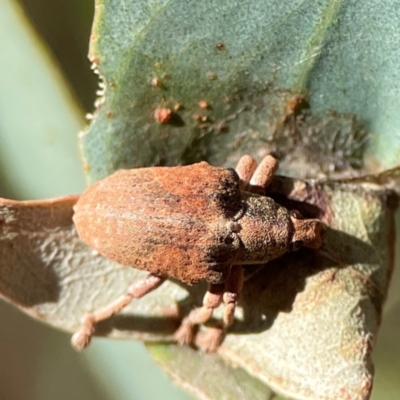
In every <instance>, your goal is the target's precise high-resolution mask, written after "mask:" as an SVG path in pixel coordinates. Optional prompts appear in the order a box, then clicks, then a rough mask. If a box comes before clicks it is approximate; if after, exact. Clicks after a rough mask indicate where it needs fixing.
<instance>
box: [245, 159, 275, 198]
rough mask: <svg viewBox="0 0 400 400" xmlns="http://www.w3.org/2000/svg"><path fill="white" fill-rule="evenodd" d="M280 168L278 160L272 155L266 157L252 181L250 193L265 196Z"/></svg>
mask: <svg viewBox="0 0 400 400" xmlns="http://www.w3.org/2000/svg"><path fill="white" fill-rule="evenodd" d="M278 167H279V163H278V160H277V159H276V158H274V157H272V156H271V155H268V156H265V157H264V158H263V160H262V161H261V163H260V164H259V166H258V167H257V169H256V170H255V172H254V174H253V176H252V177H251V179H250V185H249V188H248V191H250V192H252V193H259V194H264V191H265V188H266V187H267V186H268V185H269V184H270V183H271V181H272V178H273V176H274V174H275V172H276V170H277V169H278Z"/></svg>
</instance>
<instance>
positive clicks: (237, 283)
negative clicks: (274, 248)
mask: <svg viewBox="0 0 400 400" xmlns="http://www.w3.org/2000/svg"><path fill="white" fill-rule="evenodd" d="M243 280H244V271H243V267H242V266H241V265H234V266H233V267H232V269H231V273H230V275H229V278H228V280H227V281H226V283H225V290H224V295H223V302H224V304H225V310H224V317H223V321H222V324H221V325H220V326H219V327H215V328H210V329H209V331H208V333H207V335H206V336H205V338H204V339H203V340H202V343H201V345H200V346H201V348H202V350H203V351H205V352H210V353H214V352H215V351H217V349H218V347H219V345H220V344H221V342H222V339H223V337H224V335H225V333H226V331H227V329H228V328H229V326H231V325H232V323H233V320H234V317H235V309H236V305H237V303H238V300H239V296H240V293H241V292H242V288H243Z"/></svg>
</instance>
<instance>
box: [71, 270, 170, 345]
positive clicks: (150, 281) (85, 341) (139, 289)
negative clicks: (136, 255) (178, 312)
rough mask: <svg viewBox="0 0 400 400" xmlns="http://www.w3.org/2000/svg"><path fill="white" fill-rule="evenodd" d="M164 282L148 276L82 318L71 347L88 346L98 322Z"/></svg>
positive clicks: (154, 276)
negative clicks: (123, 293) (115, 298)
mask: <svg viewBox="0 0 400 400" xmlns="http://www.w3.org/2000/svg"><path fill="white" fill-rule="evenodd" d="M165 280H166V278H164V277H161V276H156V275H153V274H149V275H148V276H147V277H146V278H144V279H141V280H140V281H138V282H136V283H134V284H133V285H132V286H131V287H130V288H129V289H128V292H127V293H126V294H125V295H123V296H121V297H120V298H119V299H117V300H115V301H113V302H112V303H111V304H109V305H108V306H105V307H103V308H100V309H99V310H97V311H94V312H93V313H90V314H86V315H85V317H84V318H83V323H82V326H81V328H80V329H79V331H78V332H76V333H75V334H74V335H73V336H72V338H71V343H72V345H73V346H74V347H75V348H76V349H78V350H81V349H83V348H85V347H86V346H88V345H89V343H90V340H91V338H92V336H93V334H94V330H95V327H96V324H97V323H98V322H100V321H103V320H105V319H107V318H110V317H112V316H113V315H114V314H117V313H119V312H120V311H121V310H123V309H124V308H125V307H126V306H128V305H129V304H130V303H131V301H132V300H133V299H140V298H141V297H143V296H145V295H146V294H148V293H150V292H152V291H153V290H154V289H157V288H158V287H159V286H160V285H161V284H162V283H163V282H164V281H165Z"/></svg>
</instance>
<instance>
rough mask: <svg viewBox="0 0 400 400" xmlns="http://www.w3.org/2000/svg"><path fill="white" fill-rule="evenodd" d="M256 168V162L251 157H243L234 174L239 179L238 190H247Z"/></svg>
mask: <svg viewBox="0 0 400 400" xmlns="http://www.w3.org/2000/svg"><path fill="white" fill-rule="evenodd" d="M256 168H257V162H256V160H255V159H254V158H253V157H250V156H247V155H246V156H243V157H241V158H240V160H239V162H238V164H237V165H236V172H237V174H238V175H239V178H240V189H241V190H247V187H248V185H249V182H250V179H251V177H252V176H253V173H254V171H255V170H256Z"/></svg>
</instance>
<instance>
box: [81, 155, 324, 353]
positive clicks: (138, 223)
mask: <svg viewBox="0 0 400 400" xmlns="http://www.w3.org/2000/svg"><path fill="white" fill-rule="evenodd" d="M276 167H277V162H276V160H275V159H273V158H272V157H271V156H267V157H266V158H265V159H264V161H263V163H262V164H260V166H259V167H258V168H257V170H256V163H255V161H254V160H253V159H251V158H250V157H248V156H247V158H246V156H245V157H243V158H242V160H241V164H240V163H239V165H238V168H237V171H238V172H235V170H233V169H228V168H219V167H213V166H210V165H209V164H207V163H206V162H201V163H198V164H194V165H190V166H184V167H151V168H139V169H133V170H120V171H118V172H116V173H115V174H113V175H111V176H109V177H107V178H105V179H103V180H102V181H99V182H97V183H96V184H94V185H93V186H91V187H90V188H89V189H88V190H87V191H86V192H85V193H83V195H82V196H81V198H80V199H79V201H78V203H77V204H76V206H75V216H74V221H75V225H76V228H77V231H78V234H79V236H80V237H81V238H82V239H83V240H84V241H85V242H86V243H87V244H88V245H89V246H91V247H93V248H94V249H96V250H97V251H99V253H100V254H102V255H103V256H105V257H107V258H109V259H111V260H114V261H116V262H119V263H121V264H124V265H129V266H133V267H136V268H139V269H143V270H146V271H149V272H150V273H151V277H152V278H151V279H153V280H149V281H148V282H147V283H146V284H145V287H144V288H143V287H141V288H140V290H139V289H138V288H136V289H135V294H134V295H132V296H133V297H138V293H139V292H140V296H142V295H144V294H145V293H147V292H148V291H150V290H153V288H154V287H156V286H158V285H159V284H161V283H162V280H163V279H165V278H168V277H172V278H176V279H179V280H180V281H182V282H185V283H188V284H194V283H197V282H199V281H206V282H208V283H209V284H211V289H210V292H209V293H208V295H207V296H206V298H205V300H204V301H205V305H204V306H203V308H201V309H199V310H200V311H199V312H197V311H196V312H197V314H196V312H193V313H191V315H189V317H187V318H186V319H185V320H184V322H183V325H182V327H181V331H180V332H179V331H178V332H179V333H178V339H179V341H180V342H184V343H187V342H190V341H191V330H192V326H193V325H194V324H197V323H202V322H204V321H205V320H207V319H208V318H209V317H210V316H211V314H210V315H209V312H210V310H211V313H212V310H213V309H214V308H216V307H217V306H218V305H219V304H220V303H221V301H222V294H223V293H224V292H225V294H224V296H225V297H224V299H223V301H224V302H225V303H226V304H231V305H232V304H233V306H231V307H230V308H228V310H229V311H228V312H227V317H226V321H225V320H224V321H225V325H226V326H228V325H229V324H230V323H231V320H232V318H233V311H234V306H235V305H236V301H237V294H238V293H239V292H240V290H241V285H242V281H243V279H242V275H243V272H242V267H241V266H242V265H245V264H265V263H267V262H268V261H270V260H272V259H275V258H277V257H280V256H281V255H283V254H284V253H286V252H287V251H290V250H296V249H298V248H299V247H301V246H303V245H304V246H308V247H312V248H317V247H319V246H320V245H321V238H320V223H319V221H317V220H303V219H300V218H298V214H296V213H294V212H292V211H289V210H287V209H286V208H285V207H282V206H280V205H279V204H277V203H276V202H275V201H273V200H272V199H270V198H269V197H266V196H260V195H258V194H256V193H251V192H258V191H259V188H260V187H261V186H266V185H267V184H268V183H269V181H270V180H271V179H272V176H273V172H274V171H275V169H276ZM251 177H253V178H252V180H250V178H251ZM149 279H150V278H149ZM154 279H155V280H154ZM225 282H226V283H225ZM130 300H131V299H130ZM130 300H129V301H130ZM121 304H122V303H121V302H120V303H118V307H120V305H121ZM124 304H125V303H124ZM120 308H121V307H120ZM120 308H119V309H120ZM100 314H101V315H103V314H104V313H103V314H102V313H100ZM104 315H107V316H109V315H112V314H110V311H109V310H108V311H107V313H105V314H104ZM88 318H89V317H87V321H88ZM90 318H92V316H90ZM90 318H89V319H90ZM93 318H94V317H93ZM99 318H100V317H98V316H96V318H94V320H95V322H93V321H91V320H90V321H89V322H87V321H86V322H87V323H88V324H89V325H88V326H89V328H87V329H86V331H88V332H89V331H90V330H93V327H94V324H95V323H96V322H97V321H98V320H99ZM104 318H105V317H104ZM104 318H103V317H102V318H101V319H104ZM185 321H186V322H185ZM91 334H92V332H91V333H85V335H86V336H84V335H83V336H82V335H81V336H80V338H79V339H77V340H75V345H76V346H77V347H84V346H85V345H86V344H87V343H86V340H90V336H91ZM209 349H215V344H214V345H211V346H210V348H209Z"/></svg>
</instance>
